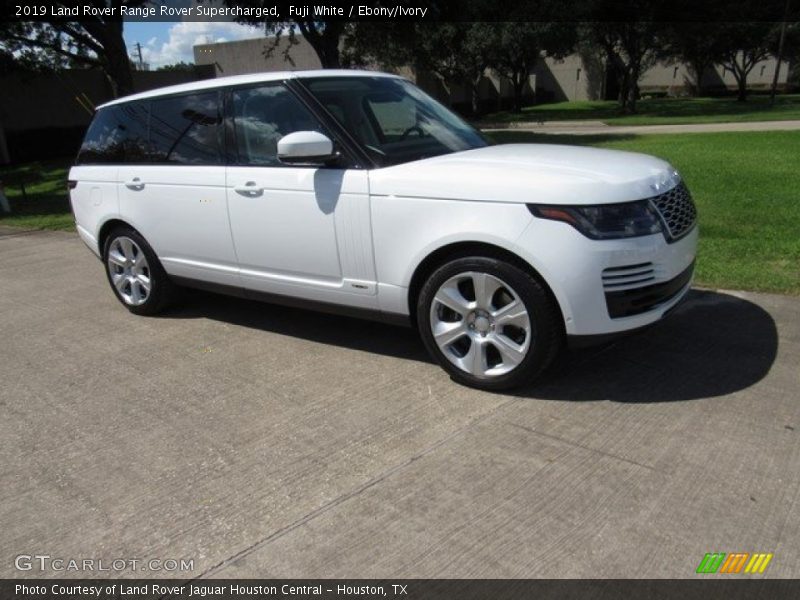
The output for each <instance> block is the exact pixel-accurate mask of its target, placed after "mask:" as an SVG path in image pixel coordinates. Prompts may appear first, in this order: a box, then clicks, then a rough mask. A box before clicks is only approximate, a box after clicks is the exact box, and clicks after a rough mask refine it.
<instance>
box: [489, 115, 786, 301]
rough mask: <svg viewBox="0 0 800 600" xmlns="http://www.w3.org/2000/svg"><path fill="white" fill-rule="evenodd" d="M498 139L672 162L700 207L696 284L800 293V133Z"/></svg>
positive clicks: (514, 134) (516, 135)
mask: <svg viewBox="0 0 800 600" xmlns="http://www.w3.org/2000/svg"><path fill="white" fill-rule="evenodd" d="M491 136H492V137H493V138H494V139H495V140H496V141H498V142H500V143H510V142H513V143H525V142H529V143H530V142H534V143H551V144H552V143H559V144H564V143H567V144H576V145H589V146H596V147H601V148H613V149H616V150H628V151H632V152H645V153H647V154H654V155H656V156H659V157H661V158H663V159H665V160H668V161H669V162H670V163H672V164H673V165H674V166H675V167H676V168H677V169H678V170H679V171H680V172H681V174H682V176H683V178H684V180H685V181H686V183H687V185H688V186H689V189H690V190H691V191H692V195H693V196H694V199H695V202H696V203H697V208H698V213H699V219H700V249H699V254H698V259H697V272H696V283H697V284H698V285H702V286H707V287H713V288H724V289H743V290H756V291H766V292H782V293H790V294H800V236H799V235H798V225H797V224H798V223H800V196H798V194H797V189H800V171H798V169H797V164H796V163H797V157H798V156H800V132H796V131H771V132H747V133H708V134H704V133H687V134H673V135H643V136H564V135H560V136H552V135H542V134H535V133H529V132H521V131H508V132H497V133H492V134H491Z"/></svg>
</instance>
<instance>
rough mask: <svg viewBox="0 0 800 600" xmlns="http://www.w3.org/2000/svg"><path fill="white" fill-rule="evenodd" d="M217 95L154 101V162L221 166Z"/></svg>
mask: <svg viewBox="0 0 800 600" xmlns="http://www.w3.org/2000/svg"><path fill="white" fill-rule="evenodd" d="M220 121H221V119H220V111H219V103H218V95H217V92H208V93H204V94H192V95H188V96H175V97H172V98H163V99H154V100H153V101H152V102H151V103H150V148H151V156H152V159H153V161H154V162H159V163H177V164H185V165H212V164H221V161H220V152H219V135H220V132H219V129H220V126H219V125H220Z"/></svg>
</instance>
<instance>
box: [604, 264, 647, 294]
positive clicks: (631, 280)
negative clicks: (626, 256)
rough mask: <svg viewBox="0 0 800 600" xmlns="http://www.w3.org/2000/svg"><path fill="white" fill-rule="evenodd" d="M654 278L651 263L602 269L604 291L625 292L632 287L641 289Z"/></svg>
mask: <svg viewBox="0 0 800 600" xmlns="http://www.w3.org/2000/svg"><path fill="white" fill-rule="evenodd" d="M655 278H656V271H655V267H654V266H653V263H651V262H646V263H638V264H635V265H627V266H624V267H609V268H607V269H603V289H604V290H625V289H629V288H632V287H641V286H642V284H646V283H648V282H650V281H653V280H654V279H655Z"/></svg>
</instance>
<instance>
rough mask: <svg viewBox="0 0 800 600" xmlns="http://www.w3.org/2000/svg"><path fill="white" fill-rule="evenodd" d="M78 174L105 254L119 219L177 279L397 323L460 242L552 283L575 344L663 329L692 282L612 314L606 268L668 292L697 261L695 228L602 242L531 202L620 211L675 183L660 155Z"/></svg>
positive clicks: (74, 173)
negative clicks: (636, 273)
mask: <svg viewBox="0 0 800 600" xmlns="http://www.w3.org/2000/svg"><path fill="white" fill-rule="evenodd" d="M376 75H377V74H376V73H371V72H369V73H366V72H363V73H362V72H357V71H344V72H341V71H320V72H313V71H312V72H303V73H270V74H260V75H252V76H243V77H234V78H224V79H217V80H209V81H201V82H196V83H191V84H187V85H181V86H175V87H173V88H166V89H162V90H155V91H152V92H146V93H144V94H138V95H135V96H131V97H128V98H124V99H121V100H118V101H115V102H114V103H109V106H110V105H113V104H115V103H121V102H122V103H124V102H129V101H132V100H137V99H146V98H150V97H158V96H159V95H165V94H177V93H182V92H190V91H198V90H209V89H211V90H214V89H220V88H224V87H225V86H237V85H244V84H255V83H259V82H268V81H278V80H291V79H295V78H308V77H331V76H347V77H359V76H365V77H375V76H376ZM384 77H393V76H391V75H385V76H384ZM300 141H301V142H302V140H300ZM313 141H314V140H311V142H313ZM69 178H70V180H72V181H74V182H77V184H76V185H75V186H74V189H72V190H71V201H72V206H73V210H74V214H75V219H76V223H77V229H78V232H79V234H80V236H81V238H82V239H83V241H84V242H85V243H86V245H87V246H88V247H89V248H90V249H91V250H92V251H93V252H94V253H95V254H97V255H98V256H101V255H102V253H103V240H102V236H103V234H104V231H105V230H106V229H107V225H108V224H109V223H116V222H122V223H125V224H127V225H129V226H130V227H132V228H134V229H135V230H137V231H138V232H139V233H141V235H142V236H143V237H144V238H145V239H146V240H147V241H148V242H149V244H150V245H151V246H152V248H153V249H154V251H155V253H156V254H157V255H158V257H159V258H160V260H161V262H162V264H163V267H164V269H165V270H166V272H167V273H168V274H169V275H170V276H172V277H175V278H177V279H178V280H179V281H181V282H187V281H194V282H197V283H208V284H216V285H220V286H224V287H225V288H229V289H241V288H244V289H247V290H253V291H256V292H264V293H267V294H270V295H275V296H279V297H287V298H292V299H299V300H308V301H313V302H316V303H322V304H324V305H327V306H339V307H350V308H355V309H365V310H366V311H372V312H373V313H374V314H379V315H382V316H384V317H387V318H390V319H392V320H397V319H400V320H402V319H404V318H407V317H409V316H410V315H411V314H412V312H413V310H414V298H413V297H412V294H413V292H414V290H413V286H414V285H415V283H414V277H415V273H418V270H419V269H420V265H423V264H424V262H425V260H426V259H427V258H428V257H431V256H434V255H436V253H437V252H439V251H441V250H442V249H443V248H446V247H450V246H453V245H463V244H482V245H486V246H491V247H495V248H499V249H502V250H503V251H505V252H507V253H509V254H513V255H514V256H516V257H519V259H521V260H522V261H524V262H525V263H526V264H527V265H530V267H531V268H532V269H534V270H535V271H536V273H538V274H539V276H541V279H542V280H543V281H544V282H545V283H546V285H547V287H548V288H549V289H550V290H551V291H552V294H553V296H554V297H555V298H556V300H557V303H558V307H559V309H560V311H561V314H562V316H563V325H564V330H565V332H566V334H567V335H570V336H596V335H603V334H612V333H619V332H623V331H627V330H631V329H636V328H639V327H642V326H645V325H648V324H651V323H654V322H656V321H658V320H659V319H661V318H662V316H663V315H664V314H665V313H666V312H668V311H669V310H670V309H671V308H672V307H673V306H674V305H676V304H677V303H678V302H680V300H681V299H682V298H683V296H684V295H685V294H686V292H687V291H688V289H689V286H690V282H689V281H688V280H687V281H685V282H683V285H682V287H681V289H680V290H679V291H677V293H673V294H671V295H670V297H669V298H668V299H667V300H666V301H664V302H661V303H657V304H656V305H654V306H652V307H649V309H648V310H646V311H645V312H641V313H639V314H635V315H633V316H624V317H618V318H612V317H611V316H610V315H609V311H608V309H607V305H606V299H605V292H606V291H607V289H604V278H603V272H604V270H605V269H609V268H611V269H615V268H619V269H620V273H622V274H623V275H624V274H625V271H624V268H625V267H628V266H631V265H634V266H635V265H643V264H650V263H651V264H652V269H649V268H648V269H649V273H648V279H647V281H646V285H647V286H653V285H657V284H660V283H664V282H669V281H670V280H674V278H676V277H677V276H678V275H679V274H681V273H685V272H686V270H687V269H689V268H690V266H691V265H692V264H693V261H694V258H695V251H696V245H697V236H698V230H697V227H695V226H692V228H691V231H689V232H688V233H687V234H686V235H684V236H683V237H681V238H680V239H678V240H677V241H672V242H670V241H668V240H667V239H666V236H665V235H664V234H662V233H656V234H652V235H645V236H640V237H632V238H628V239H614V240H593V239H589V238H588V237H586V236H584V235H583V234H581V233H580V232H579V231H578V230H577V229H575V228H574V227H572V226H570V225H569V224H566V223H564V222H559V221H554V220H548V219H542V218H537V217H535V216H533V214H532V213H531V211H530V210H529V209H528V207H527V206H526V205H527V204H531V203H534V204H535V203H542V204H550V205H561V204H564V205H597V204H613V203H623V202H629V201H634V200H641V199H645V198H650V197H653V196H655V195H657V194H660V193H663V192H666V191H668V190H670V189H672V188H674V187H675V186H677V185H678V184H679V181H680V179H679V176H678V175H677V173H676V172H675V171H674V169H673V168H672V167H671V166H670V165H669V164H668V163H666V162H664V161H662V160H660V159H657V158H654V157H651V156H646V155H642V154H634V153H627V152H618V151H610V150H600V149H592V148H582V147H572V146H559V145H538V144H537V145H532V144H524V145H522V144H514V145H498V146H488V147H484V148H476V149H473V150H467V151H463V152H456V153H452V154H445V155H441V156H435V157H432V158H426V159H422V160H415V161H412V162H407V163H404V164H399V165H395V166H388V167H383V168H373V169H336V168H318V167H313V166H309V167H303V166H291V167H289V166H264V167H260V166H235V165H225V164H221V165H218V166H191V165H182V166H172V165H156V164H114V165H105V164H104V165H78V166H75V167H73V168H72V170H71V171H70V174H69ZM248 186H250V187H251V188H252V189H253V190H256V191H255V192H253V193H250V192H248V191H247V188H248ZM625 281H626V280H625V279H624V277H623V278H622V279H621V282H622V284H623V285H622V286H620V285H619V283H620V281H619V279H618V280H617V282H616V285H615V289H617V290H623V291H624V290H625V289H636V288H637V287H641V286H642V285H643V284H641V283H637V282H636V278H635V277H631V278H630V281H631V282H632V283H631V284H630V285H629V286H628V287H626V286H625V285H624V284H625ZM606 283H608V282H606ZM612 287H613V286H612Z"/></svg>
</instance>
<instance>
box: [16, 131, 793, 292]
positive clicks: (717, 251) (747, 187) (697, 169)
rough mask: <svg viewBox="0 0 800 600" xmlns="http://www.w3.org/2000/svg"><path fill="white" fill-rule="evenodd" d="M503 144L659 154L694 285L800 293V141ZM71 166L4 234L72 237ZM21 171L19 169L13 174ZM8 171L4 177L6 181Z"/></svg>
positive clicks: (508, 138) (527, 136)
mask: <svg viewBox="0 0 800 600" xmlns="http://www.w3.org/2000/svg"><path fill="white" fill-rule="evenodd" d="M491 136H492V137H493V138H494V139H495V140H496V141H498V142H500V143H509V142H538V143H551V144H553V143H560V144H580V145H590V146H597V147H601V148H615V149H618V150H629V151H634V152H646V153H648V154H654V155H656V156H660V157H662V158H664V159H666V160H668V161H670V162H671V163H672V164H673V165H675V167H676V168H678V169H679V170H680V171H681V173H682V174H683V177H684V179H685V180H686V182H687V184H688V186H689V188H690V189H691V190H692V193H693V195H694V198H695V201H696V202H697V207H698V210H699V212H700V229H701V232H700V256H699V259H698V264H697V282H698V283H699V284H700V285H704V286H708V287H718V288H728V289H746V290H760V291H772V292H783V293H791V294H800V132H795V131H785V132H784V131H771V132H747V133H707V134H701V133H692V134H677V135H643V136H566V135H562V136H552V135H543V134H536V133H531V132H525V131H504V132H494V133H492V134H491ZM68 163H69V160H65V161H62V162H51V163H44V164H41V165H38V166H35V168H36V169H37V170H39V171H40V172H41V173H42V175H43V176H44V179H43V181H42V182H41V183H38V184H35V185H31V186H26V187H28V189H29V194H28V200H27V201H23V200H22V198H21V195H20V194H19V188H18V186H10V185H8V184H7V185H6V193H7V195H8V196H9V198H10V200H11V203H12V208H13V209H14V210H15V213H14V215H12V216H4V215H0V225H12V226H16V227H27V228H36V229H72V228H73V221H72V215H71V214H70V212H69V205H68V203H67V199H66V176H67V166H66V165H67V164H68ZM22 168H28V169H29V170H30V169H31V168H33V167H32V166H31V165H29V166H27V167H17V168H16V169H14V170H13V171H14V173H18V171H19V170H20V169H22ZM8 172H9V169H5V170H0V179H2V178H3V176H4V175H5V174H6V173H8Z"/></svg>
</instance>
